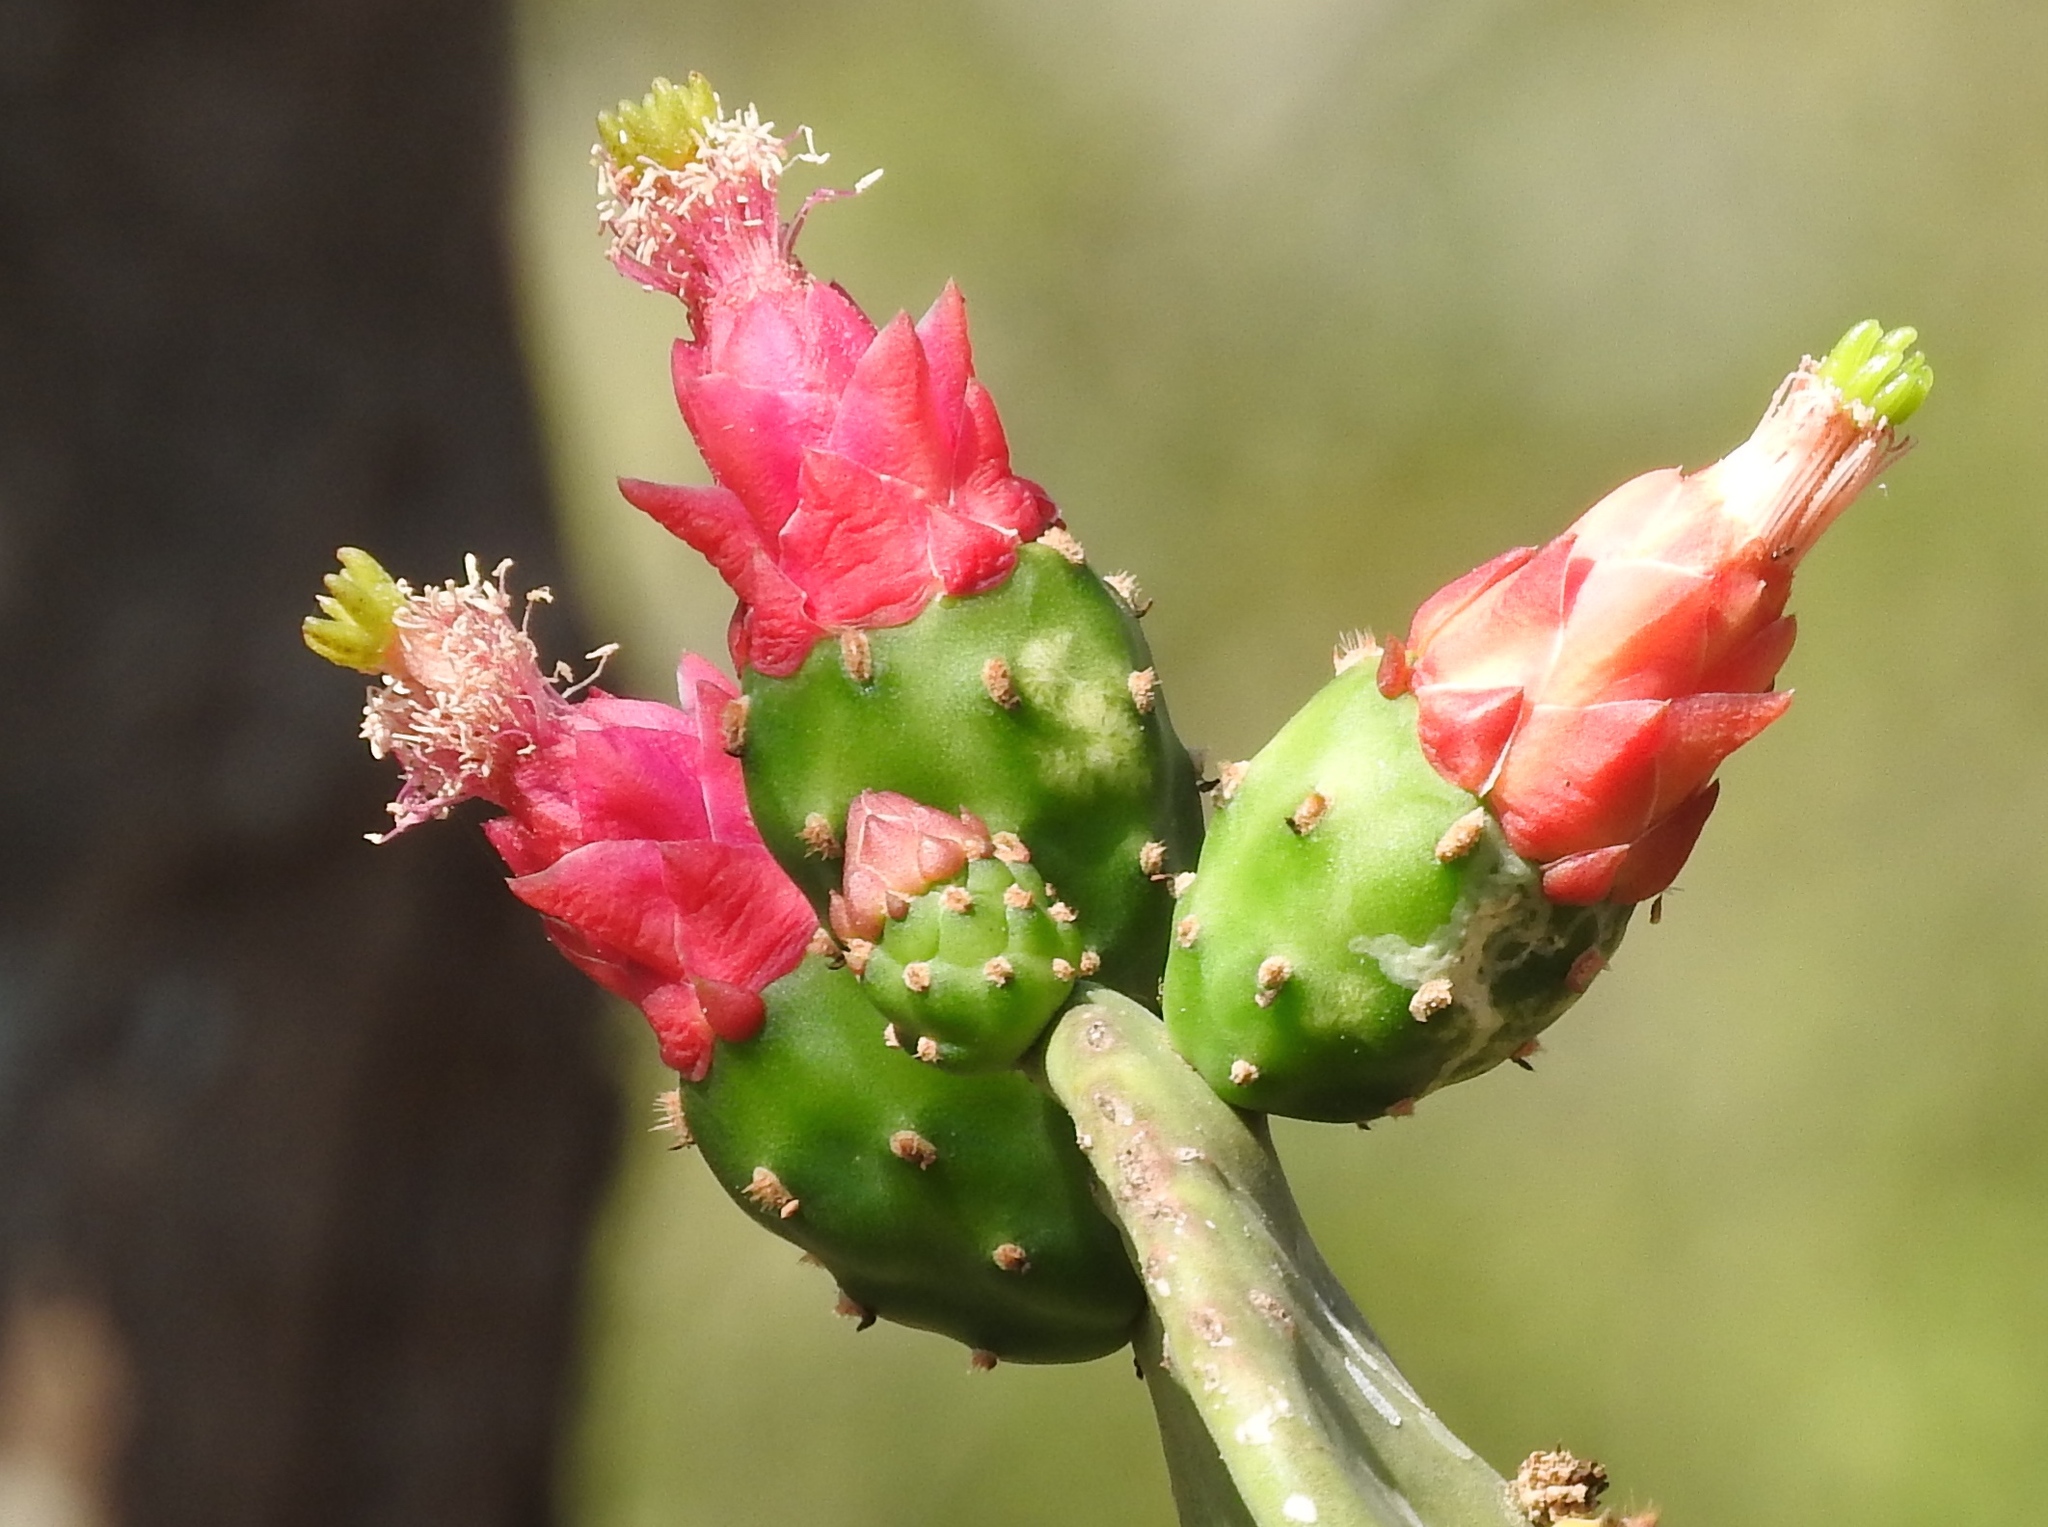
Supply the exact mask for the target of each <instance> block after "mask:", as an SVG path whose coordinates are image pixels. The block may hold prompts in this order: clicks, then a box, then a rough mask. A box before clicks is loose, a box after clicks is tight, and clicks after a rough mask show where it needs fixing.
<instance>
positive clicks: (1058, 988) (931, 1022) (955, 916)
mask: <svg viewBox="0 0 2048 1527" xmlns="http://www.w3.org/2000/svg"><path fill="white" fill-rule="evenodd" d="M953 884H954V885H956V886H960V887H962V888H964V889H965V890H966V891H968V892H969V894H971V895H972V896H973V898H974V903H973V906H972V907H971V908H970V909H969V910H968V911H966V912H949V911H947V910H946V909H945V905H944V894H945V888H944V887H939V886H934V887H933V888H932V889H931V890H929V891H927V892H925V893H924V895H922V896H918V897H914V898H913V899H912V900H911V903H910V910H909V912H908V913H906V914H905V915H904V916H903V917H902V918H901V919H900V920H898V921H893V922H891V923H889V924H888V926H887V927H885V928H884V929H883V930H882V938H881V941H880V942H879V943H878V944H876V945H875V950H874V953H873V954H872V955H870V956H869V958H868V963H867V969H866V970H865V971H863V972H862V975H861V982H862V988H863V990H865V991H866V992H867V995H868V1000H869V1001H871V1002H873V1003H874V1004H875V1006H876V1007H878V1008H880V1009H881V1010H882V1012H883V1013H884V1015H886V1016H887V1017H888V1018H889V1019H890V1020H891V1021H892V1022H894V1023H895V1025H896V1033H897V1039H898V1042H899V1043H900V1044H901V1045H902V1046H903V1047H904V1048H905V1049H906V1050H909V1049H914V1048H915V1047H916V1044H917V1041H918V1040H919V1039H920V1038H923V1037H927V1036H928V1037H929V1038H930V1039H931V1040H932V1041H933V1042H934V1043H935V1044H936V1045H937V1046H938V1061H937V1064H939V1065H942V1066H946V1067H948V1068H950V1069H953V1070H960V1071H989V1070H998V1069H1000V1068H1002V1067H1004V1066H1008V1065H1011V1064H1014V1063H1015V1061H1016V1060H1017V1058H1018V1057H1019V1056H1020V1055H1022V1054H1023V1053H1024V1052H1025V1051H1026V1050H1028V1049H1029V1048H1030V1047H1031V1044H1032V1041H1033V1040H1035V1039H1037V1038H1038V1036H1039V1034H1040V1033H1042V1032H1043V1031H1044V1029H1045V1026H1046V1025H1047V1024H1048V1023H1050V1022H1051V1021H1052V1015H1053V1014H1054V1013H1056V1012H1058V1011H1059V1010H1060V1007H1061V1005H1062V1004H1063V1003H1064V1002H1065V1001H1066V1000H1067V993H1068V992H1070V991H1072V990H1073V989H1074V977H1073V976H1072V975H1069V976H1067V977H1066V978H1065V979H1064V980H1062V979H1061V978H1060V977H1059V976H1058V975H1056V974H1055V973H1054V971H1053V961H1054V960H1064V961H1066V962H1067V964H1068V965H1069V966H1074V967H1078V966H1079V964H1080V961H1081V952H1082V943H1081V933H1080V930H1079V927H1078V926H1077V924H1075V923H1062V922H1055V921H1054V920H1053V919H1052V918H1051V917H1049V916H1047V915H1046V913H1047V908H1048V906H1049V905H1050V899H1049V898H1048V897H1047V896H1046V894H1045V882H1044V880H1043V879H1041V878H1040V877H1039V875H1038V872H1037V871H1036V870H1034V869H1033V868H1032V867H1031V866H1030V865H1028V864H1017V865H1010V864H1005V863H1004V862H1003V861H1002V860H1000V859H994V858H990V859H977V860H975V861H974V862H972V863H971V864H969V865H968V866H967V870H966V872H965V874H963V875H962V876H961V877H960V878H959V879H958V880H956V881H954V882H953ZM1011 886H1021V887H1022V888H1023V889H1025V890H1026V891H1028V892H1030V893H1031V905H1030V906H1028V907H1012V906H1008V905H1006V904H1005V903H1004V901H1003V893H1004V892H1005V891H1006V890H1008V889H1009V888H1010V887H1011ZM998 955H1000V956H1001V957H1002V958H1004V959H1006V960H1008V961H1009V963H1010V977H1009V979H1008V980H1007V981H1004V982H1003V983H1001V984H1000V985H998V984H995V983H993V982H991V981H990V980H989V978H988V975H987V965H988V962H989V961H990V960H991V959H993V958H995V957H996V956H998ZM914 962H922V963H924V964H925V965H927V966H928V967H929V971H930V980H931V984H930V985H929V986H928V987H927V988H926V989H924V990H923V991H913V990H912V989H911V988H910V987H909V986H908V985H906V984H905V982H904V979H903V969H904V967H905V966H906V965H909V964H912V963H914Z"/></svg>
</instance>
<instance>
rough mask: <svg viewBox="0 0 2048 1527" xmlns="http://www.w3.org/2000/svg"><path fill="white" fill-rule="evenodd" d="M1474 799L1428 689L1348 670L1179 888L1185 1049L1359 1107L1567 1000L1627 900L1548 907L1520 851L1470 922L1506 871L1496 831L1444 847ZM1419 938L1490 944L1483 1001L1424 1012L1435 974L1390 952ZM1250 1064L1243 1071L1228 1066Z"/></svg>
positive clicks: (1319, 1105) (1484, 1064)
mask: <svg viewBox="0 0 2048 1527" xmlns="http://www.w3.org/2000/svg"><path fill="white" fill-rule="evenodd" d="M1311 791H1317V792H1320V793H1321V794H1322V795H1323V796H1324V797H1326V798H1327V800H1328V802H1329V805H1328V808H1327V810H1326V811H1325V812H1324V814H1323V816H1322V818H1321V820H1320V821H1319V822H1317V823H1316V825H1315V826H1314V827H1313V828H1312V829H1311V830H1309V831H1308V832H1306V833H1298V832H1296V831H1295V830H1294V828H1293V827H1292V826H1291V825H1290V822H1289V818H1290V817H1291V816H1293V815H1294V813H1295V812H1296V810H1297V809H1298V808H1299V807H1300V806H1301V804H1302V802H1303V800H1304V799H1305V798H1306V797H1307V796H1308V795H1309V793H1310V792H1311ZM1478 804H1479V802H1478V801H1477V799H1476V798H1475V797H1473V796H1471V795H1468V794H1466V793H1465V792H1464V791H1462V790H1460V789H1458V788H1457V787H1456V786H1454V785H1452V784H1450V783H1448V782H1447V781H1445V780H1444V779H1443V778H1442V777H1441V776H1439V775H1438V774H1437V772H1436V771H1435V770H1434V769H1433V768H1431V767H1430V765H1429V762H1428V760H1426V759H1425V758H1424V757H1423V756H1422V751H1421V749H1420V747H1419V746H1418V745H1417V743H1416V740H1415V702H1414V700H1413V699H1412V698H1409V697H1405V696H1404V697H1403V698H1401V699H1398V700H1388V699H1385V698H1384V697H1383V696H1381V694H1380V693H1379V690H1378V689H1377V687H1376V686H1375V684H1374V681H1373V673H1372V671H1371V669H1370V667H1369V666H1366V665H1360V666H1358V667H1354V668H1352V669H1349V670H1347V671H1346V672H1344V673H1341V674H1339V675H1338V676H1337V677H1336V679H1334V680H1333V681H1332V682H1331V683H1330V684H1329V685H1328V686H1327V687H1325V688H1324V689H1323V691H1322V692H1321V693H1320V694H1318V695H1317V696H1316V697H1315V698H1314V699H1313V700H1311V701H1310V702H1309V703H1308V704H1307V705H1306V706H1305V707H1303V709H1302V710H1301V711H1300V712H1299V713H1298V714H1297V715H1296V716H1295V717H1294V718H1293V719H1292V720H1291V721H1289V722H1288V723H1287V725H1286V726H1285V727H1283V728H1282V729H1281V731H1280V733H1279V735H1278V736H1276V737H1275V738H1274V739H1273V740H1272V741H1271V742H1270V743H1268V744H1267V746H1266V747H1265V749H1264V750H1263V751H1262V752H1261V753H1260V754H1259V755H1258V757H1256V758H1255V759H1253V760H1252V762H1251V765H1250V767H1249V769H1248V770H1247V772H1246V774H1245V776H1244V779H1243V781H1242V783H1241V784H1240V785H1239V786H1238V788H1237V790H1236V792H1235V793H1234V795H1233V796H1232V798H1231V800H1230V802H1229V804H1228V805H1227V806H1225V807H1224V808H1223V809H1222V810H1221V811H1220V812H1219V814H1218V816H1217V818H1216V821H1215V823H1214V824H1213V825H1212V827H1211V829H1210V834H1209V840H1208V844H1207V846H1206V847H1205V849H1204V850H1203V855H1202V863H1201V868H1200V871H1199V873H1198V874H1197V876H1196V879H1195V884H1194V886H1193V887H1192V888H1191V889H1190V890H1189V892H1188V893H1187V895H1185V896H1184V897H1183V898H1182V899H1181V902H1180V906H1179V912H1180V914H1181V916H1182V917H1191V918H1193V919H1194V929H1195V931H1194V938H1193V943H1192V946H1191V947H1186V948H1183V947H1181V944H1180V942H1179V940H1178V939H1177V940H1176V943H1175V946H1174V948H1173V950H1172V952H1171V955H1170V957H1169V959H1168V963H1167V973H1166V985H1165V991H1164V1004H1163V1005H1164V1008H1165V1014H1166V1021H1167V1025H1168V1028H1169V1031H1170V1033H1171V1036H1172V1039H1173V1043H1174V1046H1175V1048H1176V1049H1178V1050H1179V1051H1180V1053H1181V1054H1182V1055H1183V1056H1185V1057H1186V1058H1187V1059H1188V1061H1189V1062H1190V1063H1191V1064H1192V1065H1193V1066H1194V1067H1195V1068H1196V1069H1197V1070H1198V1071H1200V1072H1201V1073H1202V1075H1203V1076H1204V1078H1206V1079H1207V1080H1208V1082H1209V1084H1210V1085H1211V1086H1212V1087H1214V1088H1215V1090H1216V1092H1217V1093H1218V1095H1219V1096H1221V1097H1222V1098H1224V1099H1225V1100H1226V1101H1227V1102H1230V1103H1232V1104H1235V1105H1236V1106H1238V1107H1240V1108H1255V1109H1260V1110H1262V1111H1264V1112H1267V1113H1278V1114H1286V1115H1289V1116H1291V1117H1294V1118H1302V1119H1324V1120H1358V1121H1361V1122H1362V1121H1364V1120H1367V1119H1372V1118H1376V1117H1378V1116H1380V1115H1381V1114H1384V1113H1385V1112H1387V1111H1388V1110H1389V1109H1390V1108H1392V1107H1393V1106H1394V1105H1396V1104H1398V1103H1402V1102H1404V1101H1407V1100H1411V1099H1415V1098H1419V1097H1421V1096H1423V1095H1424V1094H1425V1093H1428V1092H1431V1091H1433V1090H1435V1089H1436V1088H1438V1087H1441V1086H1445V1085H1447V1084H1449V1083H1451V1082H1454V1081H1461V1080H1463V1079H1465V1078H1466V1077H1470V1076H1476V1075H1478V1074H1479V1073H1481V1072H1483V1071H1488V1070H1491V1069H1492V1068H1493V1067H1494V1066H1497V1065H1499V1064H1500V1063H1501V1062H1502V1061H1503V1060H1506V1059H1508V1058H1509V1057H1510V1056H1511V1055H1513V1054H1514V1053H1515V1052H1516V1051H1517V1050H1519V1049H1521V1048H1522V1047H1523V1046H1524V1045H1526V1044H1527V1043H1528V1042H1529V1041H1530V1040H1531V1039H1533V1038H1535V1036H1536V1035H1537V1034H1539V1033H1541V1032H1542V1031H1543V1030H1544V1029H1545V1028H1547V1027H1548V1026H1549V1025H1550V1024H1551V1023H1552V1022H1554V1021H1555V1020H1556V1019H1557V1018H1558V1016H1559V1015H1560V1014H1562V1013H1563V1012H1564V1010H1565V1009H1566V1008H1567V1007H1569V1006H1570V1005H1571V1003H1572V1002H1573V1001H1574V1000H1575V995H1576V994H1575V993H1573V992H1571V991H1570V990H1568V989H1567V987H1566V985H1565V975H1566V972H1567V971H1568V970H1569V969H1570V968H1571V966H1572V963H1573V962H1574V961H1575V960H1576V959H1577V958H1578V957H1579V955H1581V954H1582V953H1584V952H1585V951H1586V950H1587V949H1588V948H1591V947H1593V946H1595V945H1596V944H1597V945H1598V946H1599V947H1600V948H1601V949H1602V950H1603V951H1605V952H1608V953H1611V952H1612V951H1613V949H1614V947H1615V946H1616V945H1617V944H1618V943H1619V942H1620V939H1621V933H1622V929H1623V928H1624V926H1625V925H1626V923H1627V920H1628V912H1629V909H1628V908H1626V907H1615V906H1611V905H1603V906H1599V907H1555V906H1552V905H1551V904H1550V903H1549V902H1548V901H1546V900H1544V899H1543V897H1542V895H1541V893H1540V891H1538V890H1536V888H1535V882H1534V879H1533V875H1531V874H1530V873H1529V872H1527V871H1526V870H1525V869H1524V870H1522V871H1521V875H1522V879H1520V880H1518V881H1515V882H1514V883H1513V885H1514V886H1516V887H1520V889H1519V890H1512V891H1511V895H1510V899H1509V900H1508V902H1507V903H1506V904H1505V905H1506V910H1505V911H1504V912H1502V913H1501V914H1500V915H1499V916H1496V917H1492V918H1490V919H1489V920H1488V922H1487V926H1486V929H1485V931H1484V933H1483V935H1480V936H1476V937H1475V936H1474V935H1473V933H1472V932H1471V931H1470V930H1469V929H1467V930H1464V931H1463V933H1462V936H1459V935H1458V934H1457V933H1454V931H1453V920H1454V918H1456V917H1457V916H1458V915H1459V913H1460V910H1461V908H1465V909H1469V908H1470V907H1472V906H1473V905H1475V904H1476V903H1477V902H1478V901H1479V899H1480V898H1481V897H1482V896H1485V895H1488V894H1499V893H1501V890H1502V885H1503V882H1502V880H1501V879H1500V878H1499V876H1500V875H1501V874H1502V873H1503V871H1502V865H1503V863H1504V860H1503V853H1504V850H1503V849H1502V848H1501V846H1500V845H1499V843H1498V839H1497V837H1490V838H1489V840H1488V842H1487V843H1485V844H1483V845H1482V846H1481V847H1480V848H1478V849H1476V850H1475V851H1474V852H1472V853H1470V854H1468V855H1467V856H1466V857H1464V858H1462V859H1458V860H1455V861H1454V862H1452V863H1451V864H1448V865H1445V864H1440V863H1438V862H1437V859H1436V845H1437V843H1438V841H1439V840H1440V839H1441V838H1442V837H1443V835H1444V833H1445V831H1446V829H1448V828H1449V827H1450V826H1451V825H1452V824H1453V823H1454V822H1456V821H1458V819H1459V818H1461V817H1464V816H1466V815H1467V814H1468V813H1470V812H1471V811H1472V810H1473V809H1474V808H1475V807H1476V806H1478ZM1515 862H1516V863H1517V864H1518V863H1519V862H1518V861H1515ZM1404 942H1405V943H1406V944H1408V945H1425V944H1431V943H1432V942H1434V943H1435V944H1437V945H1440V946H1442V947H1445V948H1449V949H1461V950H1463V951H1464V952H1465V953H1466V954H1467V955H1469V956H1470V957H1471V958H1473V959H1474V960H1477V961H1480V962H1482V963H1481V964H1480V965H1479V966H1478V967H1475V968H1477V969H1478V970H1479V971H1480V974H1479V975H1478V976H1476V977H1474V978H1471V979H1463V980H1462V981H1459V980H1454V988H1456V989H1458V990H1459V991H1460V993H1461V996H1463V997H1470V996H1472V995H1473V993H1474V990H1475V988H1480V989H1482V991H1481V995H1482V1002H1481V1003H1479V1004H1474V1003H1472V1002H1470V1001H1462V1000H1461V1001H1460V1002H1459V1003H1458V1005H1457V1006H1455V1007H1453V1008H1452V1009H1450V1010H1449V1011H1446V1012H1441V1013H1438V1014H1436V1015H1434V1016H1433V1017H1431V1018H1430V1019H1429V1020H1428V1021H1427V1022H1419V1021H1418V1020H1417V1019H1416V1018H1415V1016H1414V1015H1413V1014H1412V1013H1411V1011H1410V1008H1409V1004H1410V1002H1411V1000H1412V999H1413V998H1414V996H1415V992H1416V987H1417V986H1418V985H1419V984H1420V979H1421V978H1420V976H1419V975H1418V976H1416V977H1415V978H1413V979H1409V980H1407V981H1405V982H1403V981H1397V980H1395V979H1392V978H1390V976H1389V975H1388V973H1387V971H1386V969H1385V968H1384V967H1383V965H1382V963H1381V959H1380V958H1378V957H1377V956H1378V955H1380V954H1383V953H1385V952H1386V951H1387V949H1388V948H1389V944H1390V943H1391V944H1392V945H1393V947H1395V948H1399V946H1400V944H1401V943H1404ZM1367 944H1370V945H1371V948H1369V949H1368V948H1364V947H1361V946H1363V945H1367ZM1275 955H1277V956H1279V957H1281V958H1283V959H1285V960H1286V961H1287V962H1288V963H1289V965H1290V966H1291V967H1292V972H1291V974H1290V976H1289V977H1288V979H1287V980H1286V981H1285V982H1284V983H1283V984H1282V985H1280V986H1279V987H1278V988H1277V989H1276V990H1273V991H1271V992H1270V993H1269V995H1270V998H1271V1000H1270V1002H1269V1003H1268V1004H1267V1005H1264V1006H1261V1005H1260V1004H1259V1002H1258V1001H1257V997H1258V995H1259V968H1260V966H1261V964H1262V963H1263V962H1264V961H1265V960H1267V959H1268V958H1269V957H1271V956H1275ZM1467 974H1468V975H1469V974H1470V972H1469V971H1468V972H1467ZM1484 999H1490V1001H1487V1000H1484ZM1482 1009H1490V1011H1483V1010H1482ZM1496 1025H1497V1026H1496ZM1240 1061H1242V1062H1246V1063H1248V1064H1249V1066H1251V1067H1255V1068H1256V1075H1255V1076H1251V1077H1247V1075H1246V1071H1245V1068H1244V1067H1242V1066H1238V1062H1240ZM1234 1067H1235V1068H1236V1069H1237V1071H1238V1075H1239V1076H1240V1078H1245V1079H1242V1080H1239V1081H1233V1080H1232V1079H1231V1076H1232V1071H1233V1068H1234Z"/></svg>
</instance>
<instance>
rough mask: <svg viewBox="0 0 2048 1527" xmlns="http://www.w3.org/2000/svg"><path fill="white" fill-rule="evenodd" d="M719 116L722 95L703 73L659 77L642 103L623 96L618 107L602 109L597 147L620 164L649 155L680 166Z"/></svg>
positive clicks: (694, 154) (669, 166) (668, 166)
mask: <svg viewBox="0 0 2048 1527" xmlns="http://www.w3.org/2000/svg"><path fill="white" fill-rule="evenodd" d="M717 117H718V97H717V96H716V95H714V94H713V93H712V90H711V82H710V81H709V80H707V79H705V78H704V76H703V75H701V74H692V75H691V76H690V77H689V79H688V80H686V81H685V82H684V83H682V84H680V85H677V84H673V83H671V82H670V81H668V80H665V79H657V80H656V81H655V82H654V88H653V89H652V90H650V91H648V92H647V94H646V96H645V97H644V98H643V99H642V100H641V101H640V103H639V104H638V105H637V106H636V105H635V104H634V103H633V102H631V101H621V102H619V109H618V110H617V111H601V112H599V113H598V114H597V139H598V147H599V148H600V149H601V150H602V151H603V152H604V154H605V157H607V158H608V159H610V160H611V162H612V163H613V164H615V165H629V164H637V163H638V162H640V161H641V160H643V159H644V160H647V161H648V162H650V163H652V164H658V165H660V166H661V167H662V168H663V169H666V170H680V169H681V168H682V167H683V166H684V165H686V164H688V163H690V161H691V160H693V159H695V158H696V157H697V155H698V152H699V151H700V150H701V149H702V148H703V146H704V133H705V129H706V128H708V127H709V126H710V124H711V123H712V122H713V121H715V120H716V119H717Z"/></svg>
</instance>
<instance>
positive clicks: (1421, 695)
mask: <svg viewBox="0 0 2048 1527" xmlns="http://www.w3.org/2000/svg"><path fill="white" fill-rule="evenodd" d="M1415 699H1416V704H1417V706H1418V710H1417V714H1416V732H1417V736H1418V737H1419V738H1420V740H1421V743H1422V753H1423V756H1424V757H1425V758H1427V759H1428V760H1429V761H1430V764H1431V766H1432V767H1434V768H1435V770H1436V772H1437V773H1439V774H1441V775H1442V776H1443V777H1444V778H1445V779H1447V780H1449V781H1450V782H1451V783H1452V784H1454V785H1456V786H1457V787H1458V788H1459V789H1461V790H1469V791H1471V792H1472V793H1473V794H1474V795H1477V794H1479V793H1480V792H1481V791H1483V790H1485V789H1486V787H1487V785H1488V784H1489V783H1490V782H1491V781H1492V779H1493V774H1494V770H1495V769H1496V768H1497V767H1498V766H1499V764H1500V759H1501V754H1502V753H1504V752H1505V751H1506V750H1507V746H1508V741H1509V739H1510V738H1511V737H1513V736H1514V731H1515V724H1516V723H1517V722H1518V721H1520V720H1521V718H1522V691H1521V690H1520V689H1518V688H1514V687H1512V686H1511V687H1508V688H1505V689H1459V688H1456V687H1454V686H1451V685H1445V684H1436V685H1431V686H1429V687H1427V688H1423V689H1418V690H1417V691H1416V694H1415Z"/></svg>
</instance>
